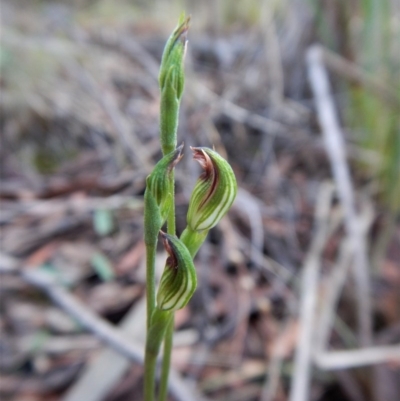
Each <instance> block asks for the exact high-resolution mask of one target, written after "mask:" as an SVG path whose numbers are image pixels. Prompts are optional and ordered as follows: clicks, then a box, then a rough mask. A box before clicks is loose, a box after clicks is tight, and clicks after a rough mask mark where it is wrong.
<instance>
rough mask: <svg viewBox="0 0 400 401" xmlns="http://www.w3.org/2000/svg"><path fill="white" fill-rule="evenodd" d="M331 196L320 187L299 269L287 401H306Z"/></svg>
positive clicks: (329, 189)
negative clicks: (296, 329)
mask: <svg viewBox="0 0 400 401" xmlns="http://www.w3.org/2000/svg"><path fill="white" fill-rule="evenodd" d="M332 195H333V187H332V186H331V185H329V184H328V185H323V186H322V188H321V189H320V192H319V197H318V203H317V207H316V214H315V215H316V224H317V231H316V232H315V235H314V237H313V242H312V244H311V247H310V252H309V254H308V257H307V260H306V262H305V266H304V268H303V273H302V282H301V287H300V291H301V292H300V293H301V303H300V332H299V338H298V341H297V348H296V354H295V359H294V372H293V380H292V386H291V389H290V396H289V400H290V401H307V400H308V399H309V394H308V393H309V388H310V386H309V381H310V375H311V364H312V348H313V341H314V335H315V326H314V321H315V312H316V305H317V291H318V276H319V270H320V259H321V254H322V252H323V250H324V247H325V244H326V241H327V239H328V232H329V224H328V219H329V210H330V206H331V200H332Z"/></svg>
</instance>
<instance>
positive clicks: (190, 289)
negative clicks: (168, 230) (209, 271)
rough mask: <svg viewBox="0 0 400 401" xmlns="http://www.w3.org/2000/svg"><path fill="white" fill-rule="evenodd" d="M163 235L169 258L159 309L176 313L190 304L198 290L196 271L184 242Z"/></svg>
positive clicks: (159, 299)
mask: <svg viewBox="0 0 400 401" xmlns="http://www.w3.org/2000/svg"><path fill="white" fill-rule="evenodd" d="M161 235H162V239H163V243H164V247H165V249H166V251H167V252H168V255H169V256H168V258H167V261H166V264H165V268H164V272H163V274H162V276H161V280H160V286H159V288H158V292H157V307H158V308H159V309H161V310H164V311H166V310H169V311H176V310H178V309H181V308H183V307H184V306H185V305H186V304H187V303H188V302H189V300H190V298H191V297H192V295H193V293H194V291H195V289H196V286H197V276H196V270H195V268H194V264H193V260H192V257H191V256H190V253H189V251H188V250H187V248H186V246H185V245H184V244H183V243H182V241H180V240H179V239H178V238H177V237H175V236H172V235H169V234H165V233H163V232H161Z"/></svg>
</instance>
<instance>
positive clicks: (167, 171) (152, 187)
mask: <svg viewBox="0 0 400 401" xmlns="http://www.w3.org/2000/svg"><path fill="white" fill-rule="evenodd" d="M182 150H183V144H182V145H180V146H178V147H177V148H176V149H175V150H174V151H173V152H171V153H168V154H167V155H166V156H164V157H163V158H162V159H161V160H160V161H159V162H158V163H157V164H156V166H155V167H154V170H153V171H152V173H151V174H150V175H149V176H148V177H147V179H146V191H145V193H144V202H145V209H144V240H145V242H146V244H156V243H157V237H158V232H159V231H160V229H161V227H162V225H163V224H164V222H165V220H166V219H167V216H168V212H169V210H170V208H171V206H172V203H173V201H174V199H173V195H172V194H173V191H172V188H171V185H173V184H172V183H171V180H170V177H171V174H172V171H173V169H174V167H175V166H176V165H177V163H178V162H179V160H180V159H181V158H182Z"/></svg>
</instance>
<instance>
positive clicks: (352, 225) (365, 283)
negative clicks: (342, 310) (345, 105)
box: [307, 46, 372, 346]
mask: <svg viewBox="0 0 400 401" xmlns="http://www.w3.org/2000/svg"><path fill="white" fill-rule="evenodd" d="M307 67H308V77H309V81H310V84H311V88H312V91H313V93H314V96H315V100H316V107H317V115H318V120H319V123H320V125H321V128H322V134H323V137H324V140H325V144H326V151H327V153H328V156H329V159H330V162H331V167H332V171H333V175H334V178H335V181H336V185H337V187H338V192H339V196H340V199H341V202H342V204H343V209H344V214H345V227H346V231H347V233H348V235H349V237H350V239H351V243H352V246H353V247H354V252H355V263H354V264H353V274H354V278H355V282H356V291H357V304H358V305H357V306H358V320H359V321H358V326H359V327H358V333H359V338H360V343H361V345H362V346H367V345H369V344H371V342H372V320H371V316H372V314H371V299H370V283H369V268H368V260H367V250H366V243H365V238H364V235H363V233H362V232H361V230H360V224H359V221H358V217H357V213H356V210H355V202H354V190H353V187H352V183H351V176H350V171H349V167H348V165H347V160H346V152H345V142H344V139H343V134H342V132H341V129H340V126H339V122H338V117H337V115H336V112H335V107H334V104H333V100H332V96H331V91H330V86H329V80H328V76H327V73H326V70H325V67H324V65H323V57H322V50H321V48H320V47H318V46H313V47H311V48H310V49H309V50H308V52H307Z"/></svg>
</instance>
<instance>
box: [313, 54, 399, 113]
mask: <svg viewBox="0 0 400 401" xmlns="http://www.w3.org/2000/svg"><path fill="white" fill-rule="evenodd" d="M319 48H320V50H321V52H322V58H323V61H324V62H325V64H326V66H327V67H328V68H329V69H330V70H331V71H333V72H335V73H336V74H338V75H341V76H343V77H345V78H347V79H348V80H350V81H353V82H355V83H358V84H361V85H363V86H364V87H365V88H366V89H368V90H369V91H370V92H372V93H374V94H375V95H376V96H378V97H380V98H381V99H383V100H384V101H385V102H387V103H389V104H391V105H394V106H395V107H397V108H400V98H399V96H398V95H397V94H396V92H395V91H393V90H392V89H391V88H390V87H388V86H387V85H385V84H384V83H382V82H381V81H380V80H379V79H376V78H374V77H372V76H371V75H369V74H368V73H366V72H365V71H363V70H362V69H361V68H360V67H358V66H357V65H356V64H354V63H352V62H350V61H348V60H346V59H345V58H343V57H341V56H340V55H338V54H336V53H334V52H332V51H330V50H329V49H327V48H325V47H322V46H319Z"/></svg>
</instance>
